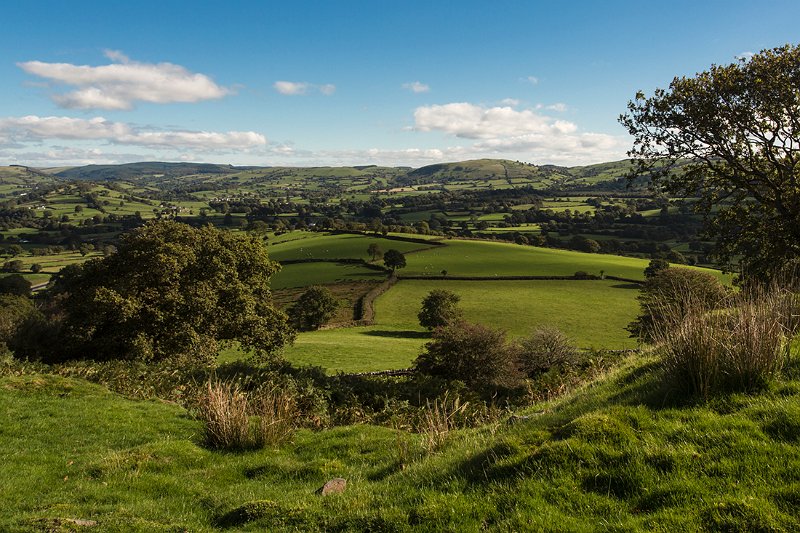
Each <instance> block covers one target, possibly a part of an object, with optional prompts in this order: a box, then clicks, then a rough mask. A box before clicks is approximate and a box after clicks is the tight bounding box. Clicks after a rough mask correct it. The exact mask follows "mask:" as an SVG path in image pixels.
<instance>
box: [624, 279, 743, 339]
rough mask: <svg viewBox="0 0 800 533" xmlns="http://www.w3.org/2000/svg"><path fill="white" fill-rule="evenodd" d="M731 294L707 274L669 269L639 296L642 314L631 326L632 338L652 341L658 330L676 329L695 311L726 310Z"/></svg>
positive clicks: (646, 286)
mask: <svg viewBox="0 0 800 533" xmlns="http://www.w3.org/2000/svg"><path fill="white" fill-rule="evenodd" d="M728 296H729V291H728V290H727V289H726V288H725V287H724V286H723V285H722V283H720V281H719V280H718V279H717V278H716V277H714V276H712V275H711V274H707V273H705V272H700V271H698V270H692V269H688V268H665V269H661V270H658V271H657V272H656V273H654V274H653V275H651V276H650V277H649V278H648V279H647V281H646V282H645V284H644V285H643V286H642V289H641V293H640V294H639V297H638V299H639V306H640V309H641V313H640V315H639V316H638V317H636V320H634V321H633V322H631V323H630V324H628V327H627V329H628V331H630V332H631V336H632V337H638V338H639V339H640V340H642V341H644V342H652V341H653V340H654V339H655V336H656V331H657V330H664V329H668V328H670V327H672V326H676V325H677V324H678V323H679V322H680V321H681V320H682V319H683V317H686V316H688V315H689V314H690V313H691V312H693V311H697V312H700V313H704V312H706V311H709V310H712V309H716V308H719V307H723V306H724V305H725V302H726V299H727V298H728Z"/></svg>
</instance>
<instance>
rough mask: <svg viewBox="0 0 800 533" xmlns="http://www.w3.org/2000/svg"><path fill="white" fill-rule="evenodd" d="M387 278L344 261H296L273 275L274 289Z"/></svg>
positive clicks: (382, 274)
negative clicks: (343, 262)
mask: <svg viewBox="0 0 800 533" xmlns="http://www.w3.org/2000/svg"><path fill="white" fill-rule="evenodd" d="M361 279H364V280H378V281H383V280H384V279H386V274H385V273H384V272H381V271H379V270H372V269H369V268H366V267H364V266H362V265H350V264H342V263H296V264H289V265H283V266H282V267H281V270H280V272H278V273H277V274H275V275H274V276H272V280H271V281H270V286H271V287H272V288H273V289H286V288H290V287H307V286H309V285H325V284H329V283H337V282H341V281H355V280H361Z"/></svg>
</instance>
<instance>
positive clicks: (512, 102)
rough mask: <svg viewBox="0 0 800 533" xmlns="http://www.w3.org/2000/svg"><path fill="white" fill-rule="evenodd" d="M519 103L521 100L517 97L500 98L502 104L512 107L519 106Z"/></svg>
mask: <svg viewBox="0 0 800 533" xmlns="http://www.w3.org/2000/svg"><path fill="white" fill-rule="evenodd" d="M519 103H520V102H519V100H517V99H516V98H503V99H502V100H500V104H502V105H504V106H510V107H517V106H518V105H519Z"/></svg>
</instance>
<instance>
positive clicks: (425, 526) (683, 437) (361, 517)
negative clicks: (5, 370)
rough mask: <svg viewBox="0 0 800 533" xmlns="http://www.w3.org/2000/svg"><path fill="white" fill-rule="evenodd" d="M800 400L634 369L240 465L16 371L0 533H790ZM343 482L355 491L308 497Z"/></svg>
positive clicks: (2, 407) (646, 366)
mask: <svg viewBox="0 0 800 533" xmlns="http://www.w3.org/2000/svg"><path fill="white" fill-rule="evenodd" d="M798 402H800V381H798V375H797V371H796V370H792V371H790V376H789V378H788V379H787V380H784V381H782V382H780V383H778V384H776V385H775V386H773V387H772V388H770V389H768V390H767V391H765V392H763V393H761V394H756V395H734V396H731V397H727V398H726V399H722V400H720V401H719V402H718V403H712V404H709V405H694V404H691V403H688V404H687V403H686V402H685V400H684V399H683V398H680V397H677V396H676V395H675V394H674V393H673V392H671V391H670V389H669V388H665V387H664V386H663V383H662V377H661V374H660V371H659V369H658V366H657V365H654V364H653V361H652V360H650V359H646V358H645V359H642V358H641V357H632V358H630V359H628V360H627V362H625V363H624V364H623V365H622V366H621V367H620V368H618V369H617V370H614V371H611V372H610V373H608V374H606V375H603V376H601V377H600V378H599V379H598V380H596V381H595V382H593V384H592V386H588V387H584V388H582V389H579V390H577V391H576V392H574V393H572V394H570V395H568V396H566V397H563V398H561V399H558V400H554V401H551V402H549V403H541V404H537V405H534V406H532V407H530V409H529V410H528V411H527V412H526V413H527V414H528V415H529V418H527V419H522V420H519V421H517V422H516V423H514V424H507V423H504V421H502V420H501V421H499V422H498V423H494V424H489V425H487V426H484V427H482V428H480V429H462V430H457V431H453V432H450V433H448V434H447V435H446V437H445V440H444V443H443V444H442V445H440V446H438V447H436V448H430V447H428V446H426V444H425V443H426V434H425V432H422V433H409V432H406V431H402V430H394V429H388V428H381V427H375V426H368V425H357V426H347V427H338V428H334V429H330V430H324V431H321V432H315V431H310V430H300V431H298V432H297V433H296V434H295V436H294V438H293V439H292V441H291V442H290V443H288V444H284V445H282V446H281V447H280V448H267V449H262V450H254V451H244V452H235V453H232V452H215V451H211V450H209V449H207V448H205V447H203V445H202V427H201V424H200V422H198V421H196V420H194V419H193V418H192V416H191V413H189V412H187V411H185V410H184V409H182V408H180V407H178V406H176V405H173V404H169V403H164V402H155V401H142V400H129V399H125V398H123V397H121V396H119V395H117V394H114V393H111V392H109V391H108V390H107V389H105V388H103V387H101V386H98V385H93V384H88V383H87V382H85V381H82V380H79V379H72V378H62V377H57V376H49V375H37V374H34V375H8V374H6V375H4V376H3V377H1V378H0V435H2V438H0V457H2V458H3V461H0V504H2V505H0V529H2V530H4V531H41V530H47V531H73V530H78V529H84V528H83V527H81V526H79V525H77V524H76V522H75V520H91V521H93V522H95V523H96V527H97V530H99V531H118V530H125V531H143V532H144V531H146V532H152V531H177V530H181V531H183V530H189V531H198V532H202V531H219V530H236V531H265V530H269V531H297V530H302V531H376V530H380V531H478V530H484V529H490V530H499V531H523V530H527V531H552V530H555V529H557V530H559V531H576V532H580V531H699V530H707V531H794V530H797V529H798V528H800V511H798V509H800V506H798V503H800V499H798V498H800V496H799V495H800V474H799V473H800V447H798V443H800V425H799V424H798V423H797V420H798V418H799V417H800V410H799V409H798V405H800V403H798ZM524 413H525V412H524ZM333 477H343V478H345V479H347V489H346V490H345V492H344V493H343V494H339V495H333V496H326V497H321V496H318V495H316V494H315V491H316V489H318V488H319V487H321V486H322V484H323V483H325V481H327V480H329V479H331V478H333ZM87 530H90V529H87Z"/></svg>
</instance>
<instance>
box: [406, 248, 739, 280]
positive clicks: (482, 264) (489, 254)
mask: <svg viewBox="0 0 800 533" xmlns="http://www.w3.org/2000/svg"><path fill="white" fill-rule="evenodd" d="M446 243H447V244H446V246H441V247H436V248H431V249H428V250H422V251H420V252H417V253H413V254H408V255H407V256H406V261H407V263H408V266H407V267H406V268H405V269H403V270H401V271H400V272H399V273H400V276H401V277H402V276H408V275H415V276H425V275H435V276H438V275H440V272H441V271H442V270H447V273H448V275H452V276H480V277H494V276H571V275H572V274H574V273H575V272H576V271H585V272H588V273H589V274H596V275H599V274H600V271H601V270H603V271H604V272H605V275H607V276H618V277H622V278H629V279H640V280H641V279H644V269H645V268H646V267H647V265H648V264H649V260H647V259H637V258H634V257H622V256H616V255H607V254H587V253H582V252H574V251H571V250H557V249H552V248H538V247H534V246H520V245H517V244H509V243H500V242H488V241H463V240H455V239H453V240H448V241H446ZM687 268H689V267H687ZM702 270H705V271H707V272H709V273H712V274H714V275H716V276H718V277H720V279H722V280H724V281H729V280H730V276H724V275H723V274H722V273H721V272H719V271H718V270H711V269H702Z"/></svg>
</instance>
